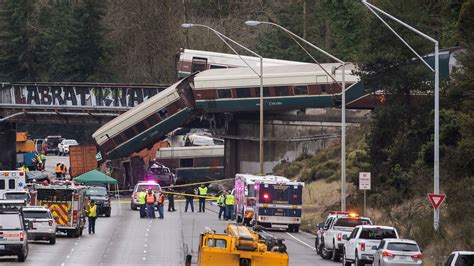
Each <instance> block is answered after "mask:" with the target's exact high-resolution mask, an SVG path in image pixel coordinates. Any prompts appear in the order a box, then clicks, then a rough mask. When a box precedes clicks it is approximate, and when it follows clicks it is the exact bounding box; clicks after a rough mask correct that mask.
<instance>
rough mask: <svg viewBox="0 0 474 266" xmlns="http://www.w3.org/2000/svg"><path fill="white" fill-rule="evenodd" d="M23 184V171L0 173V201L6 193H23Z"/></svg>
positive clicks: (24, 180) (24, 179)
mask: <svg viewBox="0 0 474 266" xmlns="http://www.w3.org/2000/svg"><path fill="white" fill-rule="evenodd" d="M25 183H26V175H25V171H16V170H13V171H0V199H3V198H4V194H5V192H7V191H23V190H24V189H25Z"/></svg>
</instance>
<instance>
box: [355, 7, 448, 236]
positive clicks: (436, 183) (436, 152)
mask: <svg viewBox="0 0 474 266" xmlns="http://www.w3.org/2000/svg"><path fill="white" fill-rule="evenodd" d="M362 3H363V4H364V5H365V6H366V7H367V8H368V9H369V10H370V12H372V13H373V14H374V15H375V16H376V17H377V18H378V19H379V20H380V21H382V23H383V24H384V25H385V26H387V27H388V28H389V29H390V30H391V31H392V32H393V33H394V34H395V35H396V36H397V37H398V39H400V40H401V41H402V42H403V44H405V45H406V46H407V47H408V48H409V49H410V50H411V51H412V52H413V53H414V54H415V55H416V56H417V57H418V58H419V59H420V60H421V61H422V62H423V63H424V64H425V65H426V66H427V67H428V68H429V69H430V70H431V71H433V72H434V74H435V76H434V79H435V84H434V94H435V104H434V105H435V119H434V166H433V168H434V182H433V183H434V194H439V43H438V41H437V40H435V39H433V38H432V37H430V36H428V35H426V34H425V33H423V32H421V31H419V30H417V29H415V28H414V27H412V26H410V25H408V24H406V23H405V22H403V21H401V20H399V19H398V18H396V17H394V16H392V15H390V14H388V13H387V12H385V11H383V10H382V9H380V8H378V7H376V6H374V5H373V4H371V3H369V2H367V0H362ZM374 10H377V11H378V12H380V13H382V14H384V15H385V16H387V17H389V18H390V19H392V20H393V21H396V22H398V23H399V24H401V25H403V26H405V27H406V28H408V29H409V30H411V31H413V32H414V33H416V34H418V35H420V36H421V37H423V38H425V39H427V40H429V41H430V42H432V43H434V49H435V68H434V69H433V68H432V67H431V66H430V65H429V64H428V62H426V60H424V59H423V58H422V57H421V56H420V55H419V54H418V53H417V52H416V51H415V49H413V48H412V47H411V46H410V45H409V44H408V43H407V42H406V41H405V40H404V39H403V38H402V37H401V36H400V35H399V34H398V33H397V32H395V30H394V29H393V28H392V27H390V25H388V23H387V22H385V20H383V19H382V18H381V17H380V15H379V14H378V13H377V12H375V11H374ZM433 227H434V229H435V231H438V229H439V208H434V213H433Z"/></svg>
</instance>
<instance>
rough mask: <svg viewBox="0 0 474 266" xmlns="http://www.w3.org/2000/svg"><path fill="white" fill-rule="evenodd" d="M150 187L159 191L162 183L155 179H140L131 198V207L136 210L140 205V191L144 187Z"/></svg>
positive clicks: (154, 190)
mask: <svg viewBox="0 0 474 266" xmlns="http://www.w3.org/2000/svg"><path fill="white" fill-rule="evenodd" d="M150 188H151V189H152V190H153V192H155V193H156V192H158V191H161V186H160V184H158V183H157V182H155V181H140V182H138V184H136V185H135V187H134V188H133V193H132V196H131V199H130V208H131V209H132V210H136V209H137V207H138V199H137V197H138V192H140V191H142V190H143V189H145V190H146V191H148V190H149V189H150Z"/></svg>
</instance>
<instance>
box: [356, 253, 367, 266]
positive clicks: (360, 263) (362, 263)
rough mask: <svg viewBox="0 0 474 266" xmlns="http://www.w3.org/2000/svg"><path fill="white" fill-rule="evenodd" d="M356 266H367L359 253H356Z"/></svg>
mask: <svg viewBox="0 0 474 266" xmlns="http://www.w3.org/2000/svg"><path fill="white" fill-rule="evenodd" d="M354 264H355V266H365V262H363V261H360V260H359V255H357V251H356V253H355V261H354Z"/></svg>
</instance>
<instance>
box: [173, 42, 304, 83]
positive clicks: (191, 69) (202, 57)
mask: <svg viewBox="0 0 474 266" xmlns="http://www.w3.org/2000/svg"><path fill="white" fill-rule="evenodd" d="M241 57H242V58H240V57H239V56H238V55H235V54H226V53H216V52H209V51H200V50H191V49H181V51H180V52H179V53H178V54H177V59H176V70H177V73H178V77H179V78H181V77H185V76H187V75H189V74H191V73H195V72H200V71H204V70H207V69H218V68H236V67H248V66H247V64H245V63H244V61H243V60H245V62H247V63H248V64H249V65H250V66H251V67H252V68H257V67H260V58H258V57H254V56H244V55H243V56H241ZM242 59H243V60H242ZM307 64H310V63H305V62H298V61H289V60H280V59H271V58H263V65H264V66H265V67H267V66H284V65H307Z"/></svg>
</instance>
